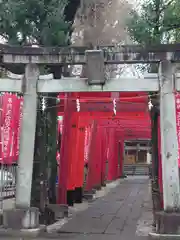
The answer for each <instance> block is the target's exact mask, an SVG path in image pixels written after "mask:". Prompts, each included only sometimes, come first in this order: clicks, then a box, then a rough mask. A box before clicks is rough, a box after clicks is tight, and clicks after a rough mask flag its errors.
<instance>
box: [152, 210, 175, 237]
mask: <svg viewBox="0 0 180 240" xmlns="http://www.w3.org/2000/svg"><path fill="white" fill-rule="evenodd" d="M155 221H156V233H158V234H180V212H178V213H175V212H172V213H166V212H164V211H161V212H156V213H155Z"/></svg>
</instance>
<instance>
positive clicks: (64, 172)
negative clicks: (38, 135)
mask: <svg viewBox="0 0 180 240" xmlns="http://www.w3.org/2000/svg"><path fill="white" fill-rule="evenodd" d="M70 96H71V94H69V93H68V94H67V95H66V98H65V100H64V118H63V131H62V141H61V151H60V161H59V171H58V173H59V178H58V201H57V202H58V204H66V203H67V176H68V159H69V158H68V147H67V146H68V143H69V137H70V123H71V114H72V100H70V99H68V98H69V97H70Z"/></svg>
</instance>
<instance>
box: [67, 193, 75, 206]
mask: <svg viewBox="0 0 180 240" xmlns="http://www.w3.org/2000/svg"><path fill="white" fill-rule="evenodd" d="M67 204H68V205H69V206H74V190H68V191H67Z"/></svg>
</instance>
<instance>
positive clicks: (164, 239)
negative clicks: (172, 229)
mask: <svg viewBox="0 0 180 240" xmlns="http://www.w3.org/2000/svg"><path fill="white" fill-rule="evenodd" d="M149 239H152V240H156V239H157V240H159V239H160V240H180V234H176V235H174V234H160V233H153V232H152V233H149Z"/></svg>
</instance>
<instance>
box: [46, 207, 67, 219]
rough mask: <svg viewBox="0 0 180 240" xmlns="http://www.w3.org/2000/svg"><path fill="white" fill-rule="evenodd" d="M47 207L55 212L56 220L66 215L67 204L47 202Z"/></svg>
mask: <svg viewBox="0 0 180 240" xmlns="http://www.w3.org/2000/svg"><path fill="white" fill-rule="evenodd" d="M48 207H49V208H50V209H51V210H52V211H53V212H54V213H55V219H56V220H58V219H62V218H65V217H68V205H66V204H48Z"/></svg>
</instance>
